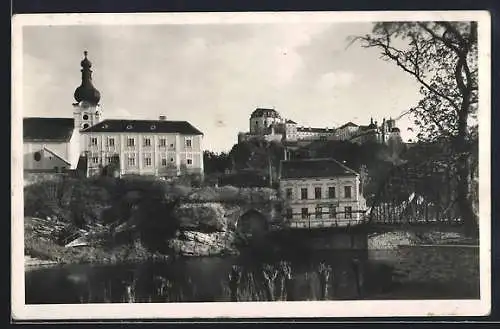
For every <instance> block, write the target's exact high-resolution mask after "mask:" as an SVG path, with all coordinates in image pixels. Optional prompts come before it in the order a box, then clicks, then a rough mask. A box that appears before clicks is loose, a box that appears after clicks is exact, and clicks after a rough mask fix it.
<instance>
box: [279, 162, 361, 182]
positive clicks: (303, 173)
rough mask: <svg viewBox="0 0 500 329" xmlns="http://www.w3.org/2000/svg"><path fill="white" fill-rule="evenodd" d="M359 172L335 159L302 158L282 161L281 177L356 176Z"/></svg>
mask: <svg viewBox="0 0 500 329" xmlns="http://www.w3.org/2000/svg"><path fill="white" fill-rule="evenodd" d="M354 175H357V173H356V172H355V171H354V170H352V169H350V168H348V167H346V166H345V165H343V164H342V163H340V162H338V161H337V160H335V159H302V160H287V161H281V178H282V179H287V178H292V179H293V178H313V177H316V178H322V177H335V176H354Z"/></svg>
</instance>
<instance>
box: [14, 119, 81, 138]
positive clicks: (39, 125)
mask: <svg viewBox="0 0 500 329" xmlns="http://www.w3.org/2000/svg"><path fill="white" fill-rule="evenodd" d="M73 129H74V121H73V119H72V118H39V117H32V118H24V119H23V140H24V141H25V142H26V141H51V142H68V141H69V140H70V139H71V136H72V135H73Z"/></svg>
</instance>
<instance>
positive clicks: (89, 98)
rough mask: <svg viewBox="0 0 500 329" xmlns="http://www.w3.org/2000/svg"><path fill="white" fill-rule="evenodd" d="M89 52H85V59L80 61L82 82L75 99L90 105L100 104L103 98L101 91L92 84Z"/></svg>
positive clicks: (76, 91)
mask: <svg viewBox="0 0 500 329" xmlns="http://www.w3.org/2000/svg"><path fill="white" fill-rule="evenodd" d="M87 55H88V52H87V51H86V50H85V51H84V52H83V56H84V59H83V60H82V61H81V62H80V65H81V67H82V69H81V72H82V83H81V85H80V86H79V87H78V88H76V90H75V94H74V96H75V100H76V101H77V102H78V103H80V102H87V103H89V104H90V105H94V106H95V105H98V104H99V101H100V99H101V93H100V92H99V90H97V89H96V88H95V87H94V85H93V84H92V70H91V67H92V62H90V61H89V59H88V58H87Z"/></svg>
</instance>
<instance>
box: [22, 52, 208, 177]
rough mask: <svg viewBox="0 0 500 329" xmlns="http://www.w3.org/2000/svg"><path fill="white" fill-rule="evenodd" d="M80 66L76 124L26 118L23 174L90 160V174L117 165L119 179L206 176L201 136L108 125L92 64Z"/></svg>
mask: <svg viewBox="0 0 500 329" xmlns="http://www.w3.org/2000/svg"><path fill="white" fill-rule="evenodd" d="M84 55H85V58H84V59H83V60H82V61H81V63H80V65H81V67H82V69H81V72H82V81H81V84H80V86H78V87H77V88H76V90H75V93H74V97H75V100H76V102H75V103H73V118H25V119H24V122H23V139H24V169H25V170H27V171H45V172H47V171H60V170H64V169H76V167H77V165H78V162H79V159H80V156H82V155H84V156H87V161H86V162H87V163H88V168H87V169H88V171H89V172H90V173H91V174H92V173H97V172H100V170H101V168H102V167H104V166H106V165H107V164H109V163H111V162H112V161H113V160H116V159H118V161H119V168H120V173H121V174H122V175H127V174H140V175H162V176H176V175H180V174H183V173H192V174H200V175H202V174H203V171H204V167H203V145H202V140H203V133H202V132H201V131H199V130H198V129H196V128H195V127H193V126H192V125H191V124H190V123H189V122H186V121H168V120H166V118H165V116H161V117H160V118H159V119H158V120H104V118H103V112H102V109H101V106H100V103H99V102H100V99H101V94H100V92H99V91H98V90H97V89H96V88H95V87H94V85H93V84H92V70H91V67H92V63H91V62H90V61H89V60H88V58H87V52H85V53H84Z"/></svg>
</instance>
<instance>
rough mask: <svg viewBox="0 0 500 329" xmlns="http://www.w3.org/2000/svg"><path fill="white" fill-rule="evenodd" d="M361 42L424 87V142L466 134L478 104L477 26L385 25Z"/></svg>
mask: <svg viewBox="0 0 500 329" xmlns="http://www.w3.org/2000/svg"><path fill="white" fill-rule="evenodd" d="M358 39H360V40H362V46H363V47H374V48H377V49H379V50H380V51H381V54H382V58H383V59H385V60H388V61H392V62H394V63H395V64H396V65H397V66H398V67H400V68H401V69H403V70H404V71H405V72H406V73H408V74H410V75H411V76H412V77H414V78H415V79H416V80H417V81H418V82H419V83H420V85H421V89H420V93H421V95H422V98H421V100H420V101H419V103H418V104H417V106H415V108H414V109H413V114H414V115H415V116H416V121H415V123H416V124H417V125H418V126H419V127H420V133H419V138H420V139H422V140H435V139H436V138H442V137H445V138H450V137H451V138H454V137H457V136H460V135H463V137H464V136H465V135H466V134H467V130H466V127H467V120H468V118H469V116H475V115H476V111H477V102H478V83H477V66H478V54H477V50H478V49H477V22H384V23H377V24H375V26H374V28H373V31H372V33H371V34H370V35H366V36H364V37H361V38H358Z"/></svg>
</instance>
